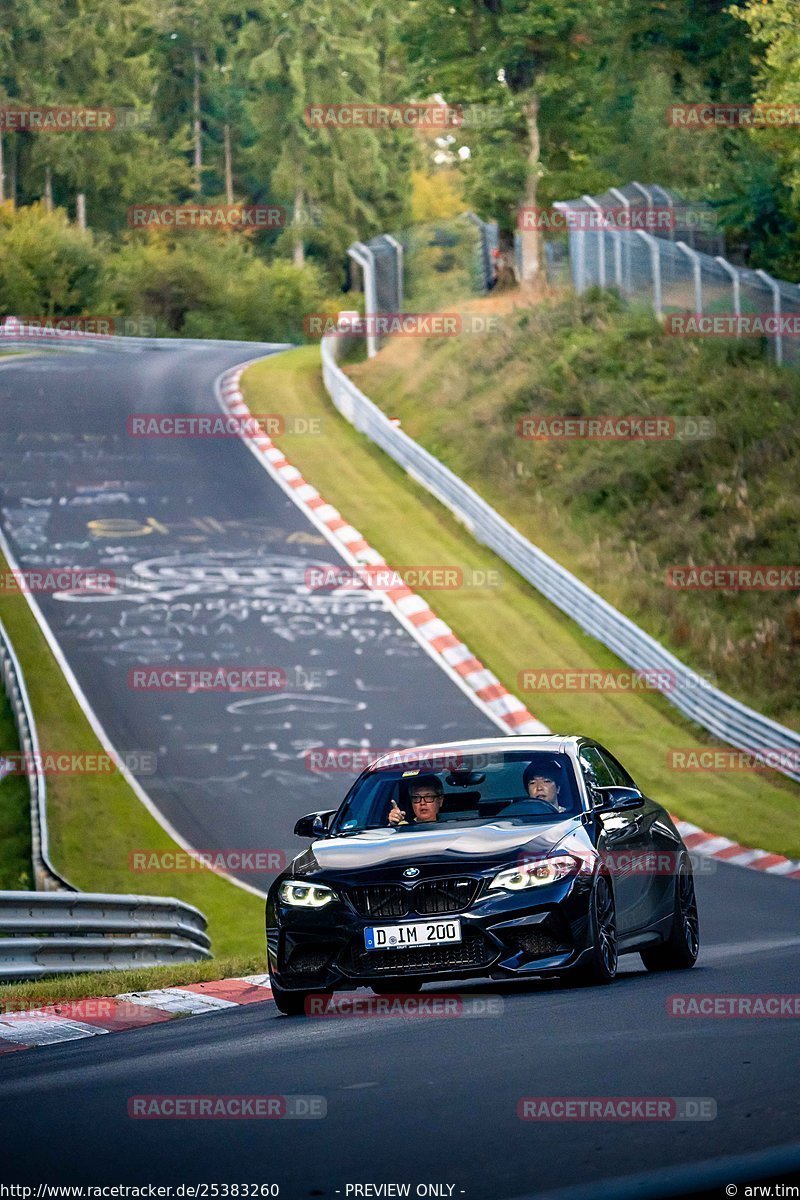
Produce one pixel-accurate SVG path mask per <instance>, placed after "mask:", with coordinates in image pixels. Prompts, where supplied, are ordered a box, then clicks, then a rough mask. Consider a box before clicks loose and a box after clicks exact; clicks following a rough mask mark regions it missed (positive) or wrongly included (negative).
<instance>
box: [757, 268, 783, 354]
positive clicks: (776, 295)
mask: <svg viewBox="0 0 800 1200" xmlns="http://www.w3.org/2000/svg"><path fill="white" fill-rule="evenodd" d="M756 275H758V277H759V279H763V280H764V283H765V284H766V285H767V287H768V288H769V289H770V291H771V292H772V315H773V316H774V317H776V318H777V322H778V327H777V329H776V330H775V341H774V346H775V362H776V363H777V364H778V366H779V367H780V366H782V365H783V334H782V333H781V289H780V288H779V287H778V284H777V283H776V281H775V280H774V279H773V278H772V276H771V275H768V274H767V272H766V271H756Z"/></svg>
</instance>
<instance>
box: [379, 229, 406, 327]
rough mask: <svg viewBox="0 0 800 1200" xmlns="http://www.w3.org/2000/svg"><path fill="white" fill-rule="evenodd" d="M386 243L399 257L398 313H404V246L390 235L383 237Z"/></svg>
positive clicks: (386, 234)
mask: <svg viewBox="0 0 800 1200" xmlns="http://www.w3.org/2000/svg"><path fill="white" fill-rule="evenodd" d="M383 237H384V241H387V242H388V243H389V245H390V246H391V247H392V249H393V250H394V252H395V255H396V256H397V311H398V312H402V311H403V304H404V303H405V296H404V288H403V269H404V268H403V245H402V242H398V240H397V238H396V237H392V235H391V234H390V233H385V234H384V235H383Z"/></svg>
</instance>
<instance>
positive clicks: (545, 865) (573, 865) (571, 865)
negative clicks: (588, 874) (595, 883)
mask: <svg viewBox="0 0 800 1200" xmlns="http://www.w3.org/2000/svg"><path fill="white" fill-rule="evenodd" d="M580 867H581V861H580V859H579V858H574V857H573V856H572V855H571V854H559V855H558V856H556V857H553V858H537V859H535V860H534V861H533V862H527V863H520V865H519V866H518V867H510V868H509V869H508V870H506V871H500V873H499V874H498V875H495V877H494V879H493V880H492V882H491V883H490V884H489V891H491V890H492V889H493V888H502V889H504V890H505V891H507V892H522V891H524V890H525V888H532V887H542V886H543V885H544V884H546V883H556V882H557V881H558V880H559V879H566V877H567V876H568V875H572V874H574V873H575V872H576V871H578V870H580Z"/></svg>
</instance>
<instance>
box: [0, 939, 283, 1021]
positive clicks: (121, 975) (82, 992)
mask: <svg viewBox="0 0 800 1200" xmlns="http://www.w3.org/2000/svg"><path fill="white" fill-rule="evenodd" d="M265 970H266V968H265V966H264V960H263V957H262V956H261V955H258V954H254V955H250V956H248V955H239V956H236V957H230V958H222V959H220V958H215V959H214V960H213V961H212V962H201V963H180V964H176V965H175V966H170V967H141V968H136V969H134V970H130V971H94V972H92V973H91V974H86V975H64V976H62V977H60V978H56V979H42V980H37V981H35V982H32V983H10V984H6V985H5V986H4V987H0V1015H2V1014H3V1013H4V1012H6V1013H9V1012H19V1011H21V1010H24V1009H27V1008H33V1007H36V1006H37V1005H40V1004H54V1003H55V1002H56V1001H58V1000H84V999H87V998H88V997H90V996H119V995H120V994H121V993H122V992H146V991H150V990H152V989H154V988H164V987H182V986H185V985H186V984H187V983H202V982H203V981H205V980H215V979H236V978H239V977H241V976H242V975H262V974H264V972H265Z"/></svg>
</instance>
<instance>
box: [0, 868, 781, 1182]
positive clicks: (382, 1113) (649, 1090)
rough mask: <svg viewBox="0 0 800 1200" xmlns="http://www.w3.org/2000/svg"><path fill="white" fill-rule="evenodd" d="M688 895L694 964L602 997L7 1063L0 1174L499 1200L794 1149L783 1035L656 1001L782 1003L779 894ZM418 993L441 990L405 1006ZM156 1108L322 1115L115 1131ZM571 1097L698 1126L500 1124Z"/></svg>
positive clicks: (707, 890)
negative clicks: (777, 997)
mask: <svg viewBox="0 0 800 1200" xmlns="http://www.w3.org/2000/svg"><path fill="white" fill-rule="evenodd" d="M698 892H699V902H700V914H701V921H702V934H703V937H704V949H703V950H702V951H701V959H700V962H699V963H698V965H697V966H696V967H695V968H694V970H692V971H689V972H686V973H685V974H681V973H673V974H668V975H663V976H658V975H647V974H645V972H644V969H643V968H642V967H641V966H640V963H639V958H638V956H635V957H633V956H631V957H630V958H624V959H623V960H622V963H623V967H622V973H621V974H620V976H619V977H618V979H617V981H616V982H615V983H614V984H613V985H612V986H611V987H608V988H600V989H597V988H590V989H582V988H572V987H566V986H564V987H559V986H557V985H547V986H546V987H544V986H542V985H539V986H538V987H537V986H536V985H529V986H525V987H522V988H520V987H517V986H516V985H514V986H513V987H512V986H508V987H505V988H503V987H501V986H500V985H498V984H492V983H489V984H486V985H481V986H480V987H476V988H473V989H471V991H470V994H472V995H479V994H480V995H485V996H489V995H491V996H498V995H499V996H501V997H502V1000H503V1011H502V1013H501V1015H499V1016H493V1017H483V1018H481V1017H470V1018H455V1017H454V1018H435V1019H426V1018H423V1017H415V1018H395V1017H380V1018H377V1017H376V1018H336V1017H331V1018H321V1019H305V1018H302V1017H301V1018H290V1017H280V1016H278V1015H277V1012H276V1009H275V1007H274V1005H273V1004H272V1003H271V1002H266V1003H264V1004H256V1005H250V1006H248V1007H246V1008H241V1009H232V1010H229V1011H228V1012H223V1013H218V1014H217V1013H215V1014H213V1015H210V1016H204V1017H197V1018H190V1019H189V1020H186V1021H174V1022H171V1023H169V1024H168V1025H162V1026H157V1027H153V1028H150V1029H142V1030H134V1031H132V1032H129V1033H120V1034H111V1035H108V1036H103V1037H93V1038H88V1039H86V1040H84V1041H80V1042H72V1043H62V1044H61V1045H58V1046H53V1047H51V1048H47V1047H41V1048H39V1049H34V1050H29V1051H23V1052H21V1053H18V1054H9V1055H6V1056H4V1057H3V1059H2V1060H0V1128H2V1129H3V1131H4V1136H3V1150H2V1168H0V1175H2V1178H3V1179H4V1180H7V1181H17V1180H18V1181H25V1182H31V1181H43V1182H47V1181H54V1182H59V1183H87V1182H98V1183H100V1182H102V1183H108V1184H110V1183H114V1182H118V1183H119V1182H125V1183H139V1182H142V1183H143V1182H152V1183H165V1184H167V1183H171V1184H177V1183H181V1182H219V1183H222V1182H226V1183H233V1182H249V1183H278V1184H280V1186H281V1191H280V1195H281V1197H283V1198H284V1200H286V1198H290V1200H294V1198H297V1200H300V1198H303V1197H312V1196H323V1197H335V1196H336V1195H337V1194H340V1195H342V1196H345V1188H346V1186H347V1185H348V1184H355V1183H368V1182H372V1183H376V1184H380V1183H398V1182H400V1183H402V1182H408V1183H410V1184H411V1185H412V1193H411V1194H412V1195H413V1194H414V1193H413V1188H415V1187H416V1185H417V1184H420V1183H440V1184H453V1185H454V1191H453V1193H452V1195H453V1196H456V1197H458V1196H460V1195H462V1194H463V1195H464V1196H466V1197H470V1198H472V1200H501V1198H502V1197H510V1196H515V1195H525V1194H530V1193H534V1194H535V1193H537V1192H539V1191H540V1190H542V1189H544V1188H558V1187H563V1186H566V1185H568V1184H577V1183H581V1182H584V1183H587V1184H588V1183H591V1182H592V1181H597V1180H600V1179H605V1178H607V1177H613V1176H617V1175H627V1174H633V1173H638V1172H642V1171H645V1170H648V1169H651V1168H658V1167H664V1166H670V1165H671V1166H679V1165H681V1164H684V1163H691V1162H696V1161H700V1160H703V1159H708V1158H712V1157H716V1156H718V1155H729V1154H740V1153H745V1152H747V1151H753V1150H760V1149H763V1148H765V1147H770V1146H778V1145H781V1144H784V1143H787V1142H792V1141H796V1140H797V1129H798V1104H797V1091H798V1089H797V1063H798V1061H800V1037H798V1029H797V1021H796V1020H791V1019H789V1020H783V1019H779V1018H776V1019H738V1020H726V1019H718V1018H708V1019H699V1020H698V1019H689V1018H682V1019H677V1018H675V1017H671V1016H669V1015H668V1014H667V1009H666V1002H667V997H669V996H670V995H673V994H675V993H685V992H691V993H703V992H713V993H723V994H730V993H732V992H748V993H763V992H780V993H787V992H795V991H796V990H797V967H798V951H800V936H798V932H797V884H796V883H795V882H793V881H792V880H784V879H780V878H769V877H765V876H762V875H759V874H758V873H757V872H755V871H748V870H745V869H743V868H741V867H731V866H725V865H724V864H721V865H720V866H719V868H718V870H717V871H715V873H714V874H713V875H709V876H701V877H700V878H699V880H698ZM435 990H439V991H445V990H448V989H446V988H438V989H432V988H430V987H429V988H426V989H425V991H426V994H427V993H430V992H431V991H435ZM449 990H454V989H449ZM362 994H366V993H362ZM177 1093H179V1094H181V1095H192V1096H197V1095H210V1094H215V1095H220V1094H222V1095H240V1094H248V1095H261V1096H264V1095H275V1094H290V1095H297V1094H300V1095H312V1096H322V1097H323V1098H324V1099H325V1101H326V1104H327V1116H326V1117H325V1119H321V1120H225V1121H215V1120H180V1121H178V1120H137V1119H132V1118H129V1117H128V1116H127V1104H128V1100H129V1098H130V1097H133V1096H143V1095H147V1096H152V1095H175V1094H177ZM572 1095H577V1096H623V1095H629V1096H631V1095H632V1096H639V1097H641V1096H658V1097H664V1096H684V1097H708V1098H711V1099H713V1100H714V1101H715V1102H716V1105H717V1116H716V1119H715V1120H712V1121H704V1122H682V1123H672V1122H669V1123H640V1124H636V1125H631V1124H630V1123H603V1124H591V1123H589V1124H576V1123H574V1122H569V1121H568V1122H558V1123H550V1124H546V1123H530V1122H523V1121H520V1120H519V1119H518V1118H517V1115H516V1113H517V1104H518V1101H519V1099H520V1097H523V1096H572ZM337 1189H338V1193H337ZM462 1189H463V1193H462ZM740 1192H742V1189H740ZM352 1194H353V1193H351V1195H352ZM374 1194H377V1193H374ZM447 1194H448V1193H447V1192H445V1193H444V1195H447ZM720 1194H721V1193H720ZM742 1194H743V1192H742Z"/></svg>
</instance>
